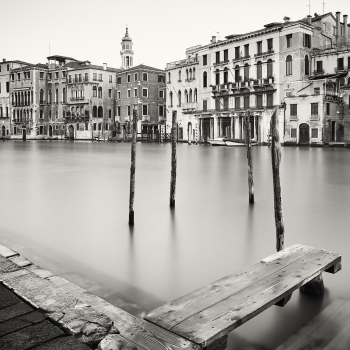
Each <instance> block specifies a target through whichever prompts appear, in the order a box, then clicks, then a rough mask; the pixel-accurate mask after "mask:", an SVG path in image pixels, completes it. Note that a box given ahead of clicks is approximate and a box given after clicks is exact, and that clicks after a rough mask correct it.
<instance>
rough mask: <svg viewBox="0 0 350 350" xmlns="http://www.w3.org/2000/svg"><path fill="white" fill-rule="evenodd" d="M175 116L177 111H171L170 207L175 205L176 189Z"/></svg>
mask: <svg viewBox="0 0 350 350" xmlns="http://www.w3.org/2000/svg"><path fill="white" fill-rule="evenodd" d="M176 117H177V112H176V111H173V115H172V127H171V179H170V207H171V208H174V207H175V189H176Z"/></svg>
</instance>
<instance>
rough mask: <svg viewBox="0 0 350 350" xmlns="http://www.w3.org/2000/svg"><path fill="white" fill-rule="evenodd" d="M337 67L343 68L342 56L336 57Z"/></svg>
mask: <svg viewBox="0 0 350 350" xmlns="http://www.w3.org/2000/svg"><path fill="white" fill-rule="evenodd" d="M337 68H338V69H344V57H342V58H338V59H337Z"/></svg>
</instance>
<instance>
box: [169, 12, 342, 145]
mask: <svg viewBox="0 0 350 350" xmlns="http://www.w3.org/2000/svg"><path fill="white" fill-rule="evenodd" d="M339 15H340V14H339ZM337 16H338V13H337ZM337 18H338V17H337ZM346 18H347V17H346V16H345V17H344V23H341V22H340V20H339V19H338V20H337V19H336V18H335V17H334V16H333V15H332V14H331V13H329V14H325V15H322V16H319V15H317V14H315V15H314V17H311V16H308V17H306V18H303V19H301V20H298V21H291V20H290V18H288V17H285V18H284V19H283V22H274V23H269V24H266V25H265V26H264V28H263V29H260V30H256V31H253V32H249V33H246V34H234V35H229V36H226V37H225V40H217V39H216V37H212V39H211V41H210V43H209V44H207V45H205V46H201V45H197V46H194V47H192V48H189V49H187V50H186V59H184V60H180V61H175V62H171V63H168V64H167V66H166V74H167V97H168V98H169V101H170V103H169V104H168V109H169V111H170V112H171V111H173V110H177V112H178V136H179V139H184V140H186V141H191V139H194V138H195V137H198V140H200V141H205V140H208V139H213V138H216V137H220V136H222V137H223V136H226V137H229V138H232V139H243V138H244V133H243V116H244V115H245V112H246V110H248V109H249V110H250V113H251V114H250V123H251V138H252V140H253V141H256V142H259V143H266V142H268V137H269V132H270V131H269V129H270V119H271V115H272V113H273V110H274V108H275V107H279V108H278V128H279V133H280V135H281V141H282V142H286V143H298V144H299V143H317V144H321V143H324V142H325V140H326V139H323V136H322V135H323V128H324V118H323V114H322V113H320V111H322V109H323V100H324V99H323V97H325V98H326V97H327V98H329V97H328V95H327V96H326V95H325V94H321V93H320V91H322V90H320V88H319V86H317V84H316V83H315V81H316V80H317V79H315V76H314V74H313V72H314V70H315V69H314V70H313V68H314V67H315V65H317V63H315V62H316V61H315V56H317V55H318V54H320V52H319V50H320V48H322V47H328V48H330V46H332V47H333V50H334V47H335V45H338V48H339V45H341V46H342V50H344V46H346V45H347V42H348V41H347V39H345V38H347V28H348V25H347V23H346ZM341 28H343V29H341ZM327 45H328V46H327ZM334 57H336V53H335V55H334ZM345 59H346V58H344V60H343V61H344V62H345ZM343 61H341V60H340V64H341V62H343ZM333 63H334V62H333ZM343 66H345V65H344V64H343ZM334 67H335V66H334V65H333V66H332V69H333V73H334ZM341 68H342V67H341ZM190 69H191V70H192V72H193V70H194V69H195V76H194V79H193V77H192V80H190V81H188V80H189V79H188V77H189V76H188V74H189V73H187V72H190ZM192 74H193V73H192ZM333 76H334V74H333ZM329 77H331V76H329ZM324 78H328V77H323V80H324ZM343 78H346V77H345V76H344V77H343ZM186 79H187V80H186ZM320 79H322V78H320ZM333 79H334V80H336V79H338V76H337V77H333ZM333 83H334V84H335V85H336V84H337V82H336V81H334V82H333ZM190 90H191V91H192V92H193V91H196V95H194V94H193V97H192V100H191V99H190V94H189V91H190ZM311 90H312V93H310V91H311ZM324 91H326V92H327V89H325V90H324ZM174 97H175V98H176V105H175V103H174V102H173V101H174ZM335 97H337V98H338V100H337V99H336V98H335ZM337 101H338V102H337ZM330 103H331V104H332V105H333V104H334V103H339V96H334V101H333V100H332V99H330ZM325 108H326V107H325ZM327 108H328V107H327ZM331 110H332V108H331ZM334 111H335V112H334V113H333V118H334V119H335V118H336V115H337V114H336V109H334ZM168 115H169V120H168V123H169V122H170V115H171V113H169V114H168ZM339 124H340V123H339ZM306 125H307V126H306ZM327 125H332V123H328V124H327ZM333 125H334V123H333ZM193 130H195V132H193ZM196 135H197V136H196Z"/></svg>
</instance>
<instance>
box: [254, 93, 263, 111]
mask: <svg viewBox="0 0 350 350" xmlns="http://www.w3.org/2000/svg"><path fill="white" fill-rule="evenodd" d="M262 105H263V98H262V95H257V96H256V106H257V107H258V108H261V107H262Z"/></svg>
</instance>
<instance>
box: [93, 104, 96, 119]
mask: <svg viewBox="0 0 350 350" xmlns="http://www.w3.org/2000/svg"><path fill="white" fill-rule="evenodd" d="M92 117H93V118H97V107H96V106H93V107H92Z"/></svg>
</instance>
